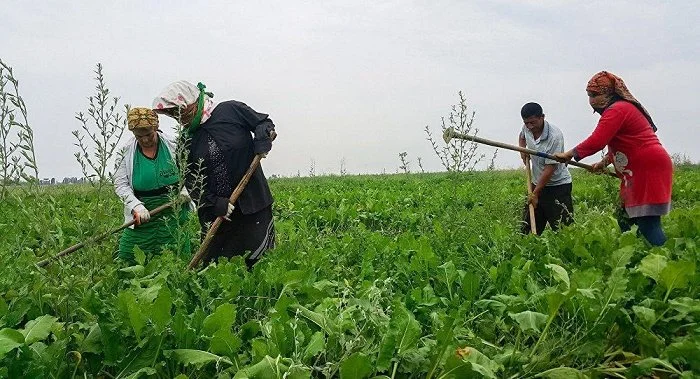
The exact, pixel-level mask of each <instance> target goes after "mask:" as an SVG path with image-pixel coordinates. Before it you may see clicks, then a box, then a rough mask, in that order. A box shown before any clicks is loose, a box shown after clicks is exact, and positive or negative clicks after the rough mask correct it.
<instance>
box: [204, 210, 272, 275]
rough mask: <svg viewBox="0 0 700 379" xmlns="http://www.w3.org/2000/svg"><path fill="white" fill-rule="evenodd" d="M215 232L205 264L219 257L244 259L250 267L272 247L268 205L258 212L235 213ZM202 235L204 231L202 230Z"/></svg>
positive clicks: (270, 214) (270, 216)
mask: <svg viewBox="0 0 700 379" xmlns="http://www.w3.org/2000/svg"><path fill="white" fill-rule="evenodd" d="M230 219H231V221H227V220H224V221H223V222H222V223H221V226H220V227H219V229H218V230H217V231H216V234H215V235H214V238H212V241H211V244H210V245H209V249H208V252H207V258H206V259H207V261H210V262H211V261H214V260H216V259H218V258H219V257H226V258H231V257H236V256H245V259H246V264H247V265H248V267H249V268H250V267H252V266H253V265H254V264H255V263H256V262H258V261H259V260H260V258H262V256H263V254H264V253H265V252H266V251H267V250H270V249H272V248H274V247H275V224H274V220H273V219H272V205H270V206H268V207H267V208H264V209H262V210H261V211H259V212H256V213H253V214H249V215H244V214H242V213H241V211H240V210H238V209H235V210H234V211H233V213H232V214H231V217H230ZM202 232H203V234H202V235H206V230H204V229H203V230H202Z"/></svg>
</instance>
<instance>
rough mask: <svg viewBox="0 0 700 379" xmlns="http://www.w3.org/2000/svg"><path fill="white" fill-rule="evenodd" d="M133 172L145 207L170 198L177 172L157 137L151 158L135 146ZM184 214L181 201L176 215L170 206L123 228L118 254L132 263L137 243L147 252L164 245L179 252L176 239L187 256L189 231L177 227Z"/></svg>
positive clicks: (151, 252) (176, 180)
mask: <svg viewBox="0 0 700 379" xmlns="http://www.w3.org/2000/svg"><path fill="white" fill-rule="evenodd" d="M132 176H133V179H132V184H133V186H132V187H133V189H134V193H135V194H136V197H138V199H139V200H141V201H142V202H143V205H144V206H145V207H146V208H147V209H148V210H153V209H155V208H156V207H159V206H161V205H163V204H165V203H167V202H168V201H169V200H170V197H169V196H170V193H169V191H168V190H167V189H168V187H169V186H173V187H172V188H174V189H176V188H177V183H178V177H179V175H178V170H177V166H176V165H175V162H174V161H173V159H172V157H171V156H170V153H169V152H168V148H167V147H166V145H165V143H163V142H162V141H161V140H160V138H159V139H158V151H157V152H156V156H155V157H154V158H153V159H151V158H148V157H146V156H145V155H143V152H142V151H141V149H140V148H137V149H136V153H135V154H134V168H133V173H132ZM187 214H188V209H187V206H186V205H184V204H183V205H181V206H180V212H179V214H178V217H177V218H176V217H174V211H173V210H172V209H171V208H169V209H166V210H164V211H162V212H160V213H159V214H157V215H155V216H153V217H151V219H150V221H148V222H147V223H144V224H142V225H138V226H137V225H135V226H134V229H128V228H127V229H124V232H123V233H122V236H121V238H120V239H119V252H118V257H119V258H120V259H122V260H124V261H127V262H128V263H131V264H134V263H135V260H134V248H135V247H136V246H138V247H139V248H140V249H141V250H143V252H144V253H146V255H147V256H148V255H154V254H159V253H160V252H161V251H162V250H163V249H170V250H172V251H175V252H178V242H179V246H181V249H182V251H180V252H179V253H180V254H183V255H184V256H189V255H190V243H189V239H188V238H187V236H188V234H187V233H179V231H180V230H179V229H180V228H178V224H179V225H180V226H184V225H186V223H187ZM178 239H180V240H181V241H178Z"/></svg>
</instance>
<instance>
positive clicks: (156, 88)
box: [0, 0, 700, 179]
mask: <svg viewBox="0 0 700 379" xmlns="http://www.w3.org/2000/svg"><path fill="white" fill-rule="evenodd" d="M1 8H2V9H3V15H2V16H0V18H1V19H2V22H0V58H2V59H3V60H4V61H5V62H6V63H8V64H9V65H11V66H13V67H14V69H15V74H16V76H17V77H18V78H19V80H20V92H21V94H22V95H23V97H24V99H25V101H26V102H27V105H28V108H29V116H30V123H31V125H32V127H33V129H34V132H35V140H36V141H35V143H36V148H37V155H38V160H39V170H40V176H41V177H51V176H53V177H57V178H59V179H61V178H62V177H63V176H79V175H80V168H79V166H78V164H77V162H76V161H75V158H74V157H73V153H74V152H75V151H76V148H75V147H74V146H73V143H74V142H75V141H74V138H73V136H72V135H71V131H73V130H75V129H77V128H78V127H79V123H78V121H77V120H75V118H74V115H75V113H76V112H78V111H84V110H85V109H86V108H87V96H89V95H91V94H92V93H93V92H94V85H95V82H94V80H93V79H92V78H93V76H94V74H93V70H94V69H95V64H96V63H97V62H101V63H102V64H103V65H104V74H105V77H106V79H107V84H108V86H109V88H111V90H112V92H113V94H115V95H118V96H120V97H121V102H122V104H127V103H128V104H131V105H132V106H150V105H151V102H152V100H153V97H154V96H155V95H157V94H158V93H159V92H160V90H161V89H162V88H163V87H164V86H166V85H167V84H168V83H170V82H173V81H175V80H188V81H191V82H193V83H196V82H198V81H202V82H204V83H205V84H206V85H207V87H208V89H209V90H211V91H213V92H214V94H215V100H217V101H223V100H229V99H235V100H239V101H243V102H245V103H247V104H248V105H250V106H251V107H253V108H254V109H256V110H257V111H259V112H264V113H268V114H270V117H271V118H272V120H273V121H274V122H275V124H276V125H277V131H278V133H279V137H278V140H277V141H276V142H275V144H274V147H273V151H272V153H271V154H270V155H269V156H268V159H266V160H265V162H264V166H265V170H266V173H267V174H268V175H271V174H278V175H279V174H281V175H295V174H296V173H297V171H299V172H300V173H301V174H302V175H305V174H308V172H309V168H310V164H311V163H310V162H311V160H314V161H315V164H316V173H317V174H319V173H338V172H339V171H340V162H341V160H343V159H344V161H345V165H346V168H347V171H348V172H350V173H380V172H382V171H383V170H385V171H386V172H396V170H397V167H398V165H399V158H398V154H399V153H401V152H404V151H405V152H407V153H408V159H409V161H411V162H412V167H411V168H412V169H417V165H416V158H417V157H422V159H423V162H424V166H425V168H426V170H430V171H437V170H441V167H440V164H439V161H438V159H437V158H436V157H435V156H434V154H433V153H432V151H431V147H430V145H429V144H428V142H427V141H426V140H425V133H424V131H423V129H424V127H425V126H426V125H429V126H431V127H432V128H433V130H434V131H435V134H436V135H439V131H438V130H439V124H440V117H441V116H446V115H447V114H448V113H449V110H450V105H451V104H454V103H456V102H457V100H458V97H457V92H458V91H459V90H462V91H464V93H465V94H466V96H467V98H468V101H469V105H470V107H471V108H472V109H473V110H475V111H476V121H475V125H476V126H477V127H478V128H479V129H480V133H479V135H480V136H481V137H484V138H491V139H496V140H500V141H503V142H510V143H515V142H516V141H517V133H518V131H519V129H520V127H521V124H522V120H521V119H520V114H519V111H520V107H521V106H522V105H523V104H524V103H526V102H529V101H536V102H539V103H540V104H542V106H543V107H544V110H545V114H546V116H547V119H548V120H549V121H550V122H552V123H553V124H555V125H557V126H558V127H560V128H561V129H562V130H563V132H564V135H565V137H566V145H567V148H569V147H573V146H574V145H575V144H576V143H578V142H580V141H581V140H582V139H583V138H585V137H586V136H587V135H588V134H589V133H590V132H591V131H592V130H593V128H594V127H595V124H596V122H597V120H598V117H597V116H596V115H594V114H593V113H592V111H591V108H590V107H589V105H588V102H587V97H586V93H585V86H586V82H587V81H588V79H589V78H590V77H591V76H592V75H593V74H595V73H596V72H598V71H600V70H609V71H611V72H614V73H616V74H617V75H619V76H621V77H622V78H623V79H624V80H625V82H626V83H627V86H628V88H629V89H630V90H631V92H632V93H633V94H634V95H635V96H636V97H637V99H639V100H640V101H641V102H642V104H644V106H645V107H646V108H647V109H648V110H649V111H650V113H651V115H652V117H653V118H654V120H655V121H656V124H657V125H658V127H659V131H658V135H659V138H660V139H661V141H662V143H663V145H664V146H665V147H666V149H667V150H668V151H669V153H681V154H686V155H687V156H689V157H691V158H692V159H693V160H694V161H698V160H700V148H698V143H700V138H698V137H699V135H700V133H698V122H699V121H700V105H698V103H699V100H698V89H700V27H699V26H698V25H699V23H698V20H700V11H699V10H698V6H697V2H696V1H690V0H689V1H664V2H661V1H639V0H635V1H617V0H616V1H586V2H580V1H565V0H560V1H556V0H552V1H546V0H541V1H536V0H529V1H522V0H520V1H494V0H491V1H316V2H306V1H304V2H302V1H279V2H266V1H255V2H253V1H246V2H241V1H168V2H167V3H166V2H162V1H157V2H156V1H151V2H145V1H119V2H102V1H80V0H72V1H41V2H38V1H32V2H30V1H14V0H12V1H8V0H2V6H1ZM161 124H162V125H163V126H164V127H163V129H165V130H166V131H169V130H172V127H173V122H171V121H169V120H167V119H164V118H161ZM127 133H128V132H127ZM482 151H483V152H484V153H486V154H487V155H489V156H490V155H491V154H492V152H493V150H492V149H491V148H484V149H482ZM591 161H592V158H589V159H588V162H591ZM518 162H519V158H518V155H517V153H512V152H506V151H502V152H500V154H499V156H498V159H497V161H496V164H497V166H499V167H502V168H506V167H516V166H518Z"/></svg>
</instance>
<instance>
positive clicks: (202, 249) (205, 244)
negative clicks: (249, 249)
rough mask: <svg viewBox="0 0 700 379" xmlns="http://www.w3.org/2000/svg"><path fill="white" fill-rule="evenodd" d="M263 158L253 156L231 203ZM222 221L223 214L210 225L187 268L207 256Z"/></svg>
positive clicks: (233, 202)
mask: <svg viewBox="0 0 700 379" xmlns="http://www.w3.org/2000/svg"><path fill="white" fill-rule="evenodd" d="M261 159H262V155H261V154H257V155H255V157H254V158H253V162H251V163H250V167H248V171H246V173H245V175H243V179H241V181H240V182H239V183H238V185H237V186H236V189H234V190H233V193H232V194H231V197H229V199H228V201H229V203H231V204H235V203H236V201H237V200H238V197H239V196H241V193H243V190H244V189H245V186H246V185H248V181H250V178H251V177H252V176H253V173H254V172H255V170H256V169H257V168H258V166H260V160H261ZM222 222H224V217H223V216H219V217H217V218H216V220H214V222H213V223H212V224H211V226H210V227H209V230H208V231H207V235H206V236H205V237H204V240H203V241H202V244H201V245H200V246H199V250H197V254H195V255H194V257H192V260H191V261H190V264H189V265H187V268H189V269H192V268H195V267H196V266H197V265H198V264H199V262H200V261H201V260H202V259H204V258H205V257H206V256H207V252H208V250H209V245H210V244H211V240H212V239H213V238H214V235H215V234H216V231H217V230H218V229H219V226H221V223H222Z"/></svg>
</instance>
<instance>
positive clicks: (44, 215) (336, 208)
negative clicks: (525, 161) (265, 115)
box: [0, 166, 700, 379]
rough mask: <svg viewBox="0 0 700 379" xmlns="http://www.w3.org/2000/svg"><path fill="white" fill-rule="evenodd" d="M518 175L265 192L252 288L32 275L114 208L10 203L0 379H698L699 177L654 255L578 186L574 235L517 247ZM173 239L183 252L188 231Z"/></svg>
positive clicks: (52, 190)
mask: <svg viewBox="0 0 700 379" xmlns="http://www.w3.org/2000/svg"><path fill="white" fill-rule="evenodd" d="M572 171H576V170H572ZM523 177H524V175H523V173H522V172H516V171H494V172H475V173H466V174H453V175H448V174H415V175H404V174H402V175H389V176H343V177H314V178H291V179H274V180H271V181H270V184H271V187H272V191H273V194H274V196H275V205H274V212H275V217H276V228H277V247H276V249H275V250H273V251H271V252H268V254H267V255H266V257H265V258H264V259H263V260H262V261H261V262H260V263H259V264H258V265H256V266H255V268H254V270H253V271H252V272H248V271H246V269H245V264H244V263H243V262H242V260H241V259H234V260H232V261H230V262H220V263H219V264H217V265H212V266H209V267H208V268H206V269H204V270H201V271H199V272H194V271H187V270H185V266H186V263H187V260H186V258H179V257H178V256H177V255H176V254H172V252H164V253H163V254H162V255H160V256H156V257H144V256H139V257H138V259H137V260H138V261H139V263H140V264H139V265H136V266H132V267H124V266H121V265H120V264H119V263H117V262H114V260H113V256H112V254H113V251H114V250H115V249H116V244H117V242H116V241H117V237H116V236H113V237H110V238H108V239H107V240H105V241H103V242H102V243H99V244H95V245H91V246H88V247H86V248H84V249H82V250H79V251H78V252H76V253H75V254H73V255H71V256H69V257H66V258H65V259H63V260H62V261H60V262H56V263H53V264H51V265H49V266H47V267H46V268H45V269H44V268H42V269H40V268H37V267H36V266H35V265H34V263H36V262H38V261H39V260H41V259H43V258H46V257H47V256H50V255H52V254H55V253H57V252H58V251H60V250H62V249H64V248H66V247H68V246H70V245H72V244H74V243H77V242H79V241H82V240H84V239H86V238H87V237H89V236H91V235H93V234H95V233H97V232H101V231H105V230H108V229H110V228H114V227H117V226H119V225H120V224H121V222H122V219H121V214H122V213H121V204H120V203H119V200H118V199H117V198H116V196H115V195H114V194H113V193H112V192H111V188H108V189H106V190H105V192H104V193H103V194H102V195H101V200H100V199H99V198H98V196H97V194H96V192H95V191H94V190H93V189H91V188H90V187H89V186H52V187H42V188H40V189H39V190H34V191H31V190H25V189H22V188H13V189H12V193H11V195H10V196H9V197H8V198H7V199H6V200H4V201H3V203H2V204H1V205H0V227H1V228H2V238H1V239H0V267H2V273H1V274H0V329H1V330H0V367H1V368H0V377H9V378H20V377H22V378H74V377H75V378H125V377H132V378H136V377H141V378H146V377H151V378H173V377H179V378H210V377H221V378H228V377H235V378H310V377H312V378H336V377H339V378H344V379H350V378H471V377H475V378H478V377H486V378H534V377H543V378H586V377H590V378H599V377H600V378H602V377H620V378H623V377H630V378H634V377H649V378H671V377H684V378H691V377H696V376H700V324H698V320H700V300H699V295H700V290H699V288H700V275H696V273H697V268H696V266H697V264H698V259H699V258H698V257H699V255H698V253H699V250H698V246H699V245H700V185H699V184H700V169H699V168H698V167H697V166H695V167H692V166H691V167H684V168H680V169H678V170H677V171H676V173H675V182H674V189H673V201H674V203H673V204H674V209H673V211H672V212H671V214H670V215H669V216H667V217H665V218H663V223H664V228H665V231H666V233H667V235H668V237H669V240H668V242H667V243H666V245H665V246H664V247H661V248H650V247H649V246H648V245H646V244H645V242H644V241H643V240H642V239H641V238H638V237H637V236H636V235H635V233H634V231H633V232H628V233H625V234H621V233H620V231H619V229H618V228H617V225H616V222H615V218H614V211H615V208H616V199H617V185H618V182H617V181H616V180H615V179H610V178H606V177H601V176H594V175H591V174H588V173H584V172H580V171H576V172H575V174H574V206H575V220H576V221H575V224H574V225H573V226H571V227H567V228H564V229H563V230H561V231H560V232H558V233H556V234H554V233H551V232H550V231H547V232H545V234H544V235H543V236H541V237H536V236H527V237H524V236H521V235H519V234H518V232H517V231H518V230H519V225H518V221H519V218H520V216H521V212H522V204H523V201H524V199H525V196H524V193H523V192H524V188H525V184H524V179H523ZM181 235H182V236H183V238H189V239H192V240H193V241H194V242H195V243H194V244H193V246H195V247H196V246H197V243H198V241H197V238H198V236H197V233H196V222H195V221H194V220H192V222H191V223H190V224H188V225H185V226H183V229H182V234H181ZM137 255H138V254H137Z"/></svg>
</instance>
